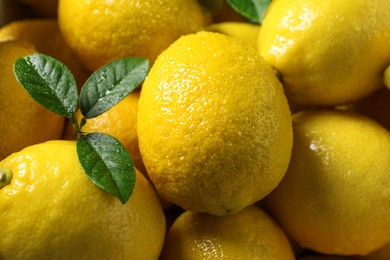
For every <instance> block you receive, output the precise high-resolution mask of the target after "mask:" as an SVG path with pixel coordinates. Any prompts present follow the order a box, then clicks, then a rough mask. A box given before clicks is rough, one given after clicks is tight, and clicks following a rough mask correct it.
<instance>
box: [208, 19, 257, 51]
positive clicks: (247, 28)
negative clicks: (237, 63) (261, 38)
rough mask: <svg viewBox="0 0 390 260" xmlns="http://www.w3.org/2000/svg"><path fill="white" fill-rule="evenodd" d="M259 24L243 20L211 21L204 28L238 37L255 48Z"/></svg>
mask: <svg viewBox="0 0 390 260" xmlns="http://www.w3.org/2000/svg"><path fill="white" fill-rule="evenodd" d="M259 29H260V25H258V24H251V23H245V22H222V23H213V24H211V25H209V26H207V27H206V28H205V30H207V31H212V32H219V33H223V34H226V35H229V36H232V37H236V38H238V39H241V40H243V41H244V42H246V43H248V44H250V45H252V46H253V47H256V48H257V39H258V34H259Z"/></svg>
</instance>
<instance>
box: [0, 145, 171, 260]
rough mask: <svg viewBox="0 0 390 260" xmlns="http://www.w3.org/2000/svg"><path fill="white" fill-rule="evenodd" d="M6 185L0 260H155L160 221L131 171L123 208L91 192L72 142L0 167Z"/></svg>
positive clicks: (152, 198)
mask: <svg viewBox="0 0 390 260" xmlns="http://www.w3.org/2000/svg"><path fill="white" fill-rule="evenodd" d="M0 169H2V170H4V169H10V170H11V171H12V173H13V177H12V179H11V183H10V184H9V185H7V186H5V187H3V188H1V189H0V197H1V203H0V211H1V212H2V213H1V214H2V215H1V219H2V223H1V229H0V230H1V231H0V234H1V241H0V255H1V256H2V257H3V258H4V259H57V260H60V259H64V260H70V259H77V260H81V259H118V260H122V259H158V256H159V254H160V251H161V248H162V245H163V241H164V237H165V219H164V214H163V211H162V208H161V205H160V202H159V199H158V197H157V195H156V193H155V191H154V189H153V188H152V187H151V185H150V184H149V182H148V181H147V180H146V179H145V178H144V177H143V175H142V174H140V173H139V172H138V171H137V175H136V184H135V188H134V192H133V194H132V196H131V197H130V199H129V200H128V201H127V203H126V204H125V205H122V204H121V203H120V201H119V200H118V199H116V198H115V197H113V196H112V195H110V194H108V193H106V192H105V191H103V190H101V189H100V188H98V187H97V186H95V185H94V184H93V183H92V182H91V181H90V180H89V179H88V177H87V175H86V173H85V172H84V170H83V168H82V167H81V165H80V162H79V160H78V156H77V153H76V143H75V142H74V141H48V142H45V143H41V144H37V145H33V146H30V147H27V148H25V149H23V150H22V151H20V152H17V153H14V154H12V155H11V156H9V157H7V158H6V159H4V160H3V161H1V162H0Z"/></svg>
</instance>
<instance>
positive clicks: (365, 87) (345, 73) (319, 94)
mask: <svg viewBox="0 0 390 260" xmlns="http://www.w3.org/2000/svg"><path fill="white" fill-rule="evenodd" d="M389 10H390V1H388V0H373V1H366V0H357V1H339V0H329V1H322V0H314V1H313V0H278V1H272V2H271V5H270V6H269V9H268V10H267V12H266V15H265V18H264V20H263V23H262V26H261V30H260V33H259V41H258V48H259V50H260V54H261V55H262V56H263V57H264V58H265V59H266V61H267V62H268V63H269V64H271V66H272V67H274V68H275V69H276V70H277V71H278V72H279V73H280V74H281V75H282V76H283V81H284V86H285V89H286V95H287V97H288V98H291V99H293V100H294V101H296V102H298V103H302V104H306V105H321V106H333V105H339V104H344V103H348V102H352V101H356V100H358V99H360V98H363V97H365V96H367V95H369V94H372V93H373V92H374V91H376V90H378V89H379V88H380V87H381V86H382V73H383V71H384V69H385V68H386V66H388V65H389V64H390V37H389V35H390V19H388V16H389V15H388V13H389V12H388V11H389Z"/></svg>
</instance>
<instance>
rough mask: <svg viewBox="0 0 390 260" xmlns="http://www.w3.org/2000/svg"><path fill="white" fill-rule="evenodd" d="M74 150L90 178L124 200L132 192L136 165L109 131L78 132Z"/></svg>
mask: <svg viewBox="0 0 390 260" xmlns="http://www.w3.org/2000/svg"><path fill="white" fill-rule="evenodd" d="M77 154H78V157H79V161H80V163H81V165H82V166H83V168H84V170H85V172H86V173H87V175H88V177H89V178H90V179H91V181H92V182H93V183H94V184H95V185H97V186H98V187H100V188H102V189H103V190H105V191H107V192H108V193H110V194H112V195H114V196H115V197H117V198H118V199H119V200H120V201H121V202H122V204H125V203H126V201H127V200H128V199H129V198H130V196H131V194H132V193H133V189H134V185H135V169H134V166H133V162H132V160H131V157H130V155H129V153H128V152H127V151H126V149H125V148H124V146H123V145H122V144H121V143H120V142H119V141H118V140H117V139H115V138H114V137H112V136H110V135H107V134H102V133H90V134H87V135H81V136H80V139H79V140H78V141H77Z"/></svg>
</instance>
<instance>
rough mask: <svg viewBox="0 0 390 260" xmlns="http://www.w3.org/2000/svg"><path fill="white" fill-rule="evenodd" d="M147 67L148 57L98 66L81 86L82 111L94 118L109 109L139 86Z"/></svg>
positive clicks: (85, 115) (124, 59) (87, 116)
mask: <svg viewBox="0 0 390 260" xmlns="http://www.w3.org/2000/svg"><path fill="white" fill-rule="evenodd" d="M148 71H149V61H148V60H146V59H143V58H123V59H119V60H115V61H113V62H111V63H109V64H107V65H105V66H103V67H102V68H100V69H98V70H97V71H95V72H94V73H93V74H92V75H91V77H90V78H89V79H88V80H87V82H86V83H85V84H84V86H83V87H82V89H81V93H80V110H81V113H82V114H83V116H84V117H85V118H92V117H96V116H98V115H100V114H102V113H104V112H106V111H107V110H109V109H110V108H111V107H113V106H114V105H115V104H117V103H118V102H119V101H121V100H122V99H123V98H124V97H126V96H127V95H128V94H129V93H130V92H131V91H133V90H134V89H136V88H137V87H138V86H139V85H140V84H141V83H142V82H143V81H144V79H145V77H146V75H147V73H148Z"/></svg>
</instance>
